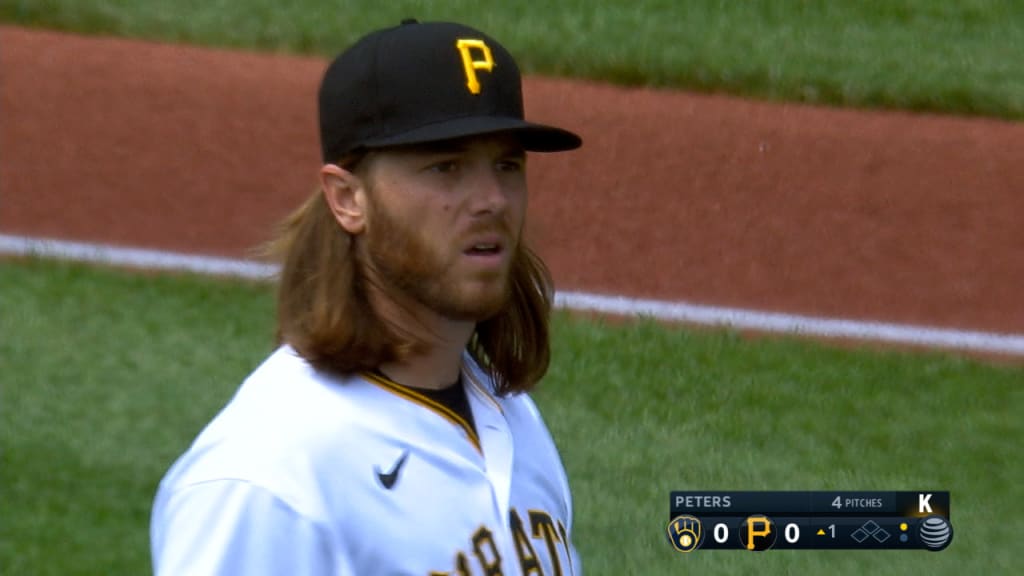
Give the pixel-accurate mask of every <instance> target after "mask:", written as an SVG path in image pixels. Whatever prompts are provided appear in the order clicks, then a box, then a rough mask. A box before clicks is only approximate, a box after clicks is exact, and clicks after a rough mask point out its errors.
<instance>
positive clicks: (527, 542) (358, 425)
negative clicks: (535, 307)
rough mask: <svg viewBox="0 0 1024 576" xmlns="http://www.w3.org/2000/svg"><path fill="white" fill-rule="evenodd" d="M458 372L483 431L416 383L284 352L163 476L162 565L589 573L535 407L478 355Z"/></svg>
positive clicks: (169, 568) (202, 570) (156, 558)
mask: <svg viewBox="0 0 1024 576" xmlns="http://www.w3.org/2000/svg"><path fill="white" fill-rule="evenodd" d="M462 373H463V378H462V381H463V382H464V386H465V387H466V392H467V396H468V399H469V404H470V407H471V410H472V414H473V419H474V421H475V423H476V427H475V428H476V431H474V430H473V428H472V427H471V426H468V425H465V423H464V421H463V420H462V419H461V418H459V417H458V416H457V415H455V414H454V413H453V412H451V411H450V410H448V409H447V408H445V407H444V406H442V405H440V404H438V403H436V402H434V401H432V400H430V399H429V398H427V397H426V396H423V395H420V394H418V393H417V392H416V391H414V390H411V389H409V388H405V387H401V386H398V385H396V384H394V383H392V382H389V381H387V380H386V379H384V378H381V377H379V376H375V375H372V374H363V375H354V376H351V377H348V378H336V377H333V376H330V375H327V374H324V373H321V372H317V371H315V370H314V369H313V368H312V367H311V366H310V365H309V364H308V363H307V362H306V361H305V360H304V359H302V358H301V357H300V356H299V355H298V354H297V353H296V352H295V351H294V350H292V349H291V348H289V347H287V346H285V347H282V348H280V349H278V350H277V351H276V352H275V353H274V354H272V355H271V356H270V357H269V358H268V359H267V360H266V361H265V362H264V363H263V364H262V365H261V366H260V367H259V368H258V369H257V370H256V371H255V372H253V374H252V375H250V376H249V378H247V379H246V381H245V382H244V383H243V384H242V386H241V387H240V388H239V389H238V391H237V393H236V394H235V396H234V397H233V398H232V399H231V401H230V402H229V403H228V404H227V406H225V407H224V409H223V410H222V411H221V412H220V413H219V414H218V415H217V416H216V417H215V418H214V419H213V421H212V422H210V424H209V425H208V426H207V427H206V428H205V429H204V430H203V431H202V433H200V435H199V436H198V438H196V440H195V442H194V443H193V444H192V446H191V447H190V448H189V450H188V451H187V452H186V453H185V454H184V455H183V456H182V457H181V458H179V459H178V461H177V462H175V463H174V465H173V467H172V468H171V469H170V471H168V473H167V475H166V476H165V477H164V479H163V481H162V482H161V484H160V488H159V491H158V493H157V496H156V500H155V503H154V506H153V515H152V519H151V534H150V535H151V544H152V554H153V564H154V569H155V572H156V573H157V574H168V575H172V574H173V575H184V574H188V575H205V574H246V575H260V574H288V575H306V574H317V575H319V574H324V575H326V574H338V575H341V574H413V575H417V576H428V575H440V574H451V575H453V576H454V575H470V574H506V575H508V574H524V575H525V574H531V575H556V574H565V575H569V574H579V573H580V565H579V561H578V559H577V558H576V553H575V550H574V548H573V546H572V544H571V534H572V503H571V498H570V494H569V486H568V482H567V480H566V476H565V471H564V468H563V466H562V462H561V460H560V458H559V456H558V452H557V450H556V448H555V445H554V442H553V441H552V439H551V436H550V434H549V433H548V430H547V428H546V426H545V425H544V423H543V421H542V420H541V417H540V414H539V413H538V411H537V408H536V406H535V405H534V404H533V402H532V400H530V398H529V397H528V396H527V395H526V394H518V395H513V396H509V397H496V396H495V395H494V394H493V392H492V390H493V386H492V384H491V381H490V379H489V378H488V377H487V376H486V374H485V373H484V372H483V371H482V370H481V369H480V368H479V367H478V366H477V365H476V364H475V363H474V362H473V361H472V359H471V358H470V357H469V356H468V355H465V356H464V365H463V371H462ZM477 432H478V434H477Z"/></svg>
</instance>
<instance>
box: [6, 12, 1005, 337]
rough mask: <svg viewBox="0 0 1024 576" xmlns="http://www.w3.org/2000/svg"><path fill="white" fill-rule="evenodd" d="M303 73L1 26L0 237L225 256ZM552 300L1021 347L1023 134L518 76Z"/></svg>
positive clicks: (295, 140) (275, 178)
mask: <svg viewBox="0 0 1024 576" xmlns="http://www.w3.org/2000/svg"><path fill="white" fill-rule="evenodd" d="M324 65H325V61H324V60H322V59H315V58H295V57H286V56H281V55H255V54H245V53H238V52H230V51H216V50H205V49H199V48H194V47H185V46H173V45H162V44H154V43H144V42H137V41H129V40H122V39H97V38H84V37H79V36H74V35H67V34H60V33H53V32H43V31H29V30H24V29H19V28H13V27H2V26H0V233H5V234H23V235H31V236H45V237H55V238H66V239H74V240H86V241H101V242H108V243H115V244H123V245H132V246H144V247H152V248H160V249H171V250H179V251H191V252H201V253H206V254H218V255H227V256H242V255H244V254H245V252H246V249H247V248H250V247H252V246H254V245H256V244H258V243H259V242H261V241H262V240H264V239H265V238H266V237H267V234H268V231H269V230H270V229H271V227H272V225H273V223H274V222H276V221H277V220H278V219H279V218H280V217H281V216H283V215H284V214H285V213H286V212H287V211H288V210H289V209H290V208H291V207H293V206H294V205H296V203H298V202H299V201H300V199H302V198H304V197H305V196H306V195H307V194H308V193H310V192H311V190H312V186H313V183H314V180H315V174H316V171H317V169H318V168H319V148H318V145H317V133H316V121H315V119H316V110H315V90H316V86H317V82H318V81H319V75H320V73H321V71H322V69H323V67H324ZM525 90H526V100H527V102H526V104H527V112H528V115H529V116H531V117H533V118H534V119H537V120H540V121H548V122H553V123H556V124H559V125H564V126H566V127H568V128H571V129H574V130H576V131H578V132H579V133H580V134H582V135H583V137H584V140H585V144H584V148H583V149H581V150H580V151H578V152H575V153H568V154H557V155H535V156H533V157H532V158H531V175H530V184H531V214H530V217H531V219H532V220H531V222H532V223H531V226H530V235H531V238H532V240H533V242H534V245H535V246H536V247H537V248H538V250H539V252H540V253H541V254H542V255H543V256H544V257H545V259H546V260H547V262H548V263H549V265H550V267H551V269H552V271H553V273H554V275H555V279H556V282H557V285H558V287H559V288H560V289H564V290H587V291H592V292H601V293H616V294H626V295H631V296H640V297H654V298H661V299H672V300H687V301H691V302H696V303H703V304H715V305H725V306H739V307H747V308H756V309H761V310H771V311H780V312H792V313H803V314H813V315H821V316H832V317H843V318H852V319H867V320H880V321H891V322H902V323H913V324H925V325H934V326H946V327H956V328H967V329H978V330H990V331H999V332H1010V333H1022V332H1024V303H1022V298H1021V290H1022V288H1024V222H1022V221H1024V200H1022V198H1021V196H1022V194H1021V193H1022V192H1024V163H1022V162H1021V160H1020V158H1021V152H1022V151H1024V124H1021V123H1011V122H1001V121H994V120H984V119H962V118H953V117H937V116H923V115H911V114H904V113H879V112H863V111H854V110H836V109H828V108H817V107H806V106H794V105H783V104H774V103H763V102H750V101H743V100H738V99H733V98H727V97H719V96H706V95H693V94H686V93H676V92H666V91H655V90H644V89H624V88H618V87H612V86H606V85H600V84H594V83H578V82H572V81H567V80H558V79H546V78H534V77H532V78H528V79H527V81H526V86H525Z"/></svg>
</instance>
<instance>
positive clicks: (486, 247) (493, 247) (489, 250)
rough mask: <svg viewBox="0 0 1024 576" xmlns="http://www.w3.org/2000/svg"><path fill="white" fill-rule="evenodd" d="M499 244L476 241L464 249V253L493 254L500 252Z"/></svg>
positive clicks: (476, 254)
mask: <svg viewBox="0 0 1024 576" xmlns="http://www.w3.org/2000/svg"><path fill="white" fill-rule="evenodd" d="M501 250H502V247H501V244H499V243H497V242H478V243H476V244H473V245H472V246H470V247H469V249H468V250H466V254H469V255H472V256H494V255H497V254H501Z"/></svg>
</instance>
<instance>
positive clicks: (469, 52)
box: [455, 38, 494, 94]
mask: <svg viewBox="0 0 1024 576" xmlns="http://www.w3.org/2000/svg"><path fill="white" fill-rule="evenodd" d="M455 48H457V49H458V51H459V55H460V56H462V68H463V70H465V72H466V87H467V88H469V91H470V93H472V94H479V93H480V81H479V80H477V78H476V71H477V70H486V71H488V72H490V71H491V70H493V69H494V57H493V56H491V49H490V48H489V47H488V46H487V44H484V41H483V40H477V39H468V38H460V39H459V40H456V42H455ZM473 50H477V51H478V52H479V55H480V59H474V58H473Z"/></svg>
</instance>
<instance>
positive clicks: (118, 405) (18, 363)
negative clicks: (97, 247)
mask: <svg viewBox="0 0 1024 576" xmlns="http://www.w3.org/2000/svg"><path fill="white" fill-rule="evenodd" d="M272 317H273V297H272V293H271V289H270V287H269V286H268V285H267V284H265V283H253V282H246V281H238V280H231V281H228V280H223V279H214V278H209V277H202V276H193V275H181V274H166V273H148V274H138V273H132V272H128V271H124V270H113V269H106V268H93V267H89V266H85V265H82V264H76V263H68V262H60V261H50V260H39V259H25V260H18V261H7V262H2V263H0V335H2V336H0V365H2V367H3V370H2V372H0V373H2V378H3V381H2V384H3V386H2V388H3V402H2V406H3V409H4V418H3V426H4V430H3V436H2V437H3V446H2V448H3V458H4V462H3V466H2V467H0V481H2V485H3V486H4V500H5V511H4V515H5V518H4V522H3V523H2V525H0V526H2V527H0V530H3V534H2V538H0V565H3V566H4V567H5V573H6V572H7V571H10V573H12V574H138V573H145V572H147V571H148V569H149V568H148V566H149V565H148V561H149V560H148V540H147V539H148V532H147V529H148V512H149V506H150V503H151V499H152V495H153V493H154V491H155V487H156V483H157V481H158V480H159V478H160V476H161V475H162V474H163V472H164V470H165V469H166V467H167V466H168V465H169V464H170V462H171V461H172V460H173V458H174V457H175V456H176V455H178V454H179V453H180V452H181V451H182V450H184V448H185V447H186V446H187V444H188V442H189V441H190V440H191V439H192V438H193V437H194V435H195V434H196V433H197V432H198V431H199V429H200V428H201V427H202V425H203V424H204V423H205V422H206V421H208V420H209V418H210V417H212V416H213V414H214V413H215V412H216V411H217V410H218V409H219V408H220V407H221V406H222V405H223V404H224V402H226V401H227V399H228V398H229V397H230V395H231V394H232V393H233V391H234V389H235V388H236V387H237V385H238V384H239V382H240V381H241V379H242V378H244V376H245V375H246V374H247V373H248V372H249V371H250V370H251V369H252V368H253V367H255V366H256V364H257V363H258V362H259V361H260V360H261V359H262V358H263V357H264V356H265V355H266V354H267V353H268V352H269V351H270V350H271V348H272V346H273V343H272V338H271V333H272V328H273V327H272ZM553 330H554V362H553V364H552V367H551V371H550V373H549V375H548V377H547V379H546V380H545V382H544V383H543V384H542V386H541V388H540V389H539V390H538V392H537V395H536V396H537V399H538V402H539V403H540V405H541V407H542V409H543V410H544V414H545V417H546V419H547V421H548V423H549V426H550V427H551V429H552V433H553V434H554V436H555V438H556V441H557V442H558V443H559V445H560V447H561V448H562V450H563V457H564V459H565V462H566V466H567V469H568V471H569V474H570V476H571V479H572V483H573V487H574V491H575V497H576V523H577V543H578V546H579V548H580V550H581V552H582V554H583V558H584V560H585V562H586V567H587V570H588V573H590V574H625V573H634V574H637V573H642V574H677V573H679V572H680V571H709V570H710V571H713V572H720V571H722V572H741V571H743V572H749V571H754V570H760V571H767V572H768V573H785V572H787V571H788V572H790V573H825V572H827V573H833V574H843V573H848V574H858V573H865V572H877V573H887V574H917V573H934V574H954V573H959V572H960V571H961V570H962V567H963V566H964V565H971V566H972V567H977V568H978V570H979V571H980V572H983V573H1009V572H1010V569H1011V567H1012V566H1013V565H1014V564H1012V562H1015V557H1014V556H1012V553H1013V550H1014V549H1015V548H1014V545H1013V537H1014V536H1013V534H1014V533H1015V532H1016V529H1019V528H1021V527H1022V526H1021V521H1020V520H1019V519H1018V518H1020V517H1021V515H1022V512H1024V510H1022V506H1021V504H1020V502H1021V497H1022V496H1024V494H1021V488H1020V486H1019V482H1017V479H1019V478H1020V476H1021V473H1022V472H1024V470H1022V465H1021V464H1020V461H1019V459H1018V458H1016V457H1015V455H1016V451H1017V450H1016V442H1015V440H1014V439H1016V438H1020V437H1022V432H1024V430H1022V425H1021V423H1020V418H1018V417H1017V416H1018V415H1019V414H1020V413H1021V407H1022V406H1024V387H1022V386H1021V384H1022V383H1024V369H1022V368H1020V367H1013V366H991V365H986V364H984V363H980V362H976V361H973V360H969V359H963V358H957V357H953V356H947V355H940V354H908V353H900V352H895V351H893V352H885V353H879V352H866V351H857V350H850V349H833V348H829V347H827V346H822V345H819V344H815V343H808V342H801V341H791V340H766V341H749V340H747V339H745V338H743V337H741V336H739V335H737V334H735V333H732V332H727V331H702V332H692V331H688V330H684V329H678V328H670V327H665V326H662V325H659V324H657V323H654V322H648V321H637V322H627V323H623V324H621V325H619V324H617V325H615V326H610V325H606V324H604V323H602V322H598V321H593V320H585V319H580V318H574V317H572V316H569V315H567V314H563V313H560V314H558V315H557V316H556V318H555V322H554V326H553ZM920 488H930V489H948V490H951V491H952V492H953V505H952V518H953V523H954V527H955V529H956V540H955V541H954V542H953V544H952V546H951V547H950V548H949V549H947V550H945V551H943V552H941V553H938V554H930V553H905V554H903V553H888V554H879V553H871V552H858V553H852V552H773V553H768V554H763V555H752V554H745V553H741V552H736V553H729V552H721V553H699V554H691V555H688V556H684V555H681V554H678V553H675V552H673V551H672V550H671V547H670V546H669V545H668V543H667V542H666V541H665V539H664V536H663V533H662V530H663V528H664V524H665V522H666V520H667V513H668V492H669V491H670V490H673V489H776V490H799V489H847V490H850V489H878V490H893V489H920ZM55 551H59V553H55Z"/></svg>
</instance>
